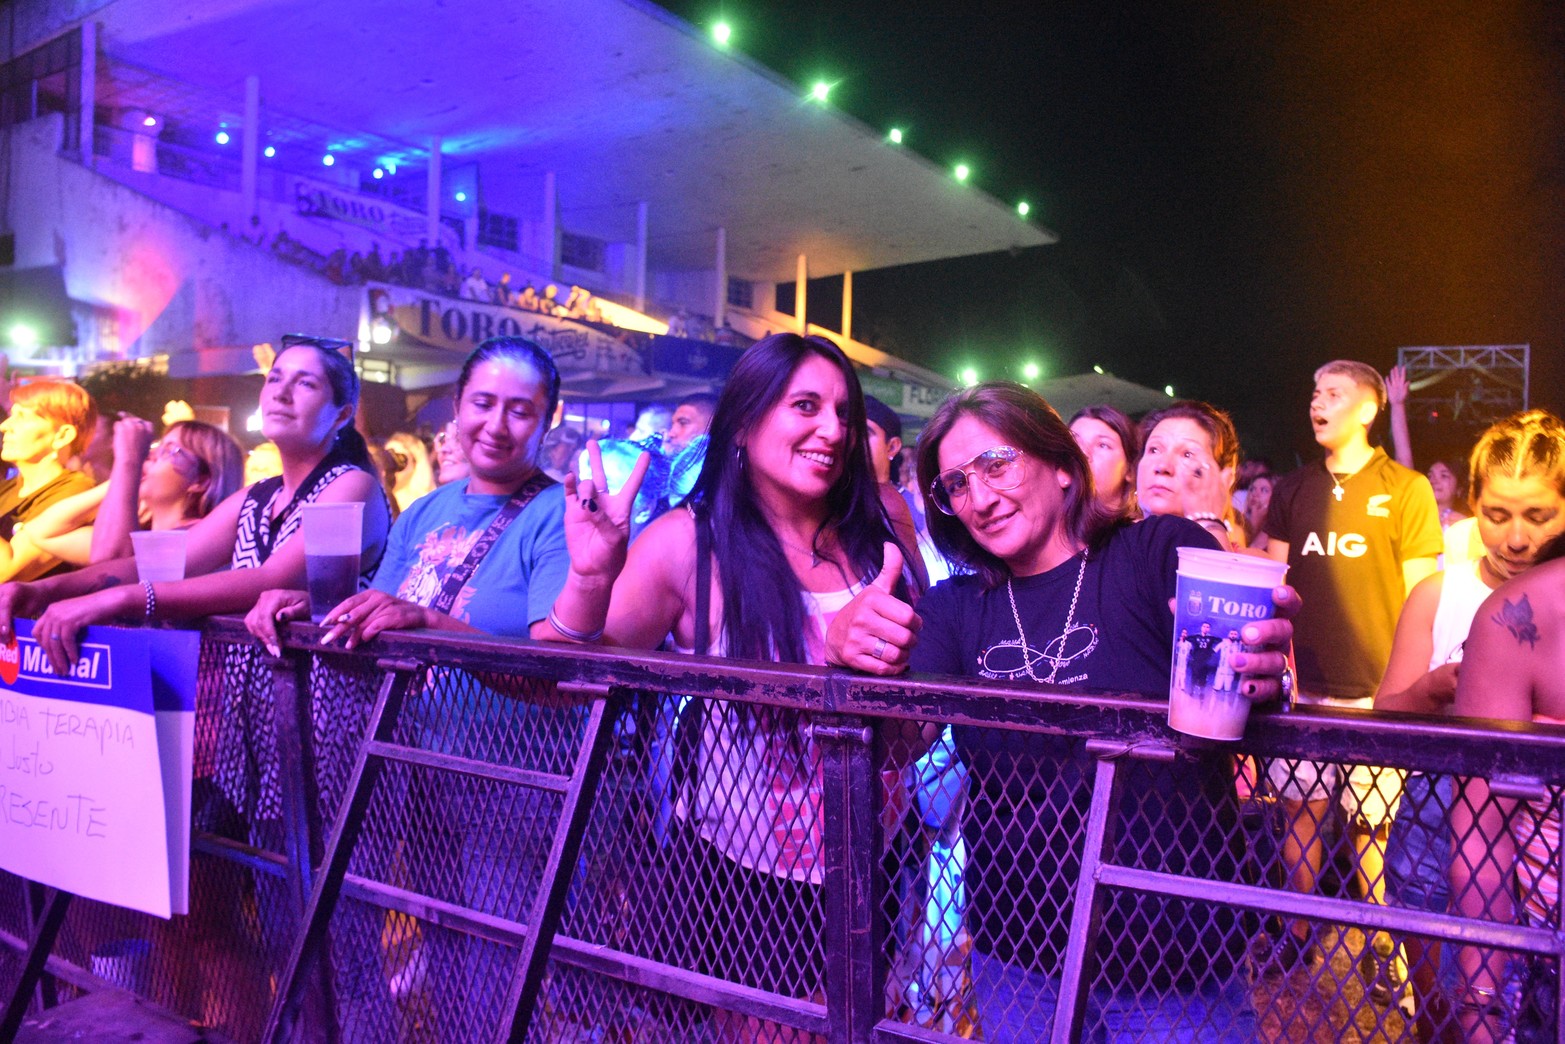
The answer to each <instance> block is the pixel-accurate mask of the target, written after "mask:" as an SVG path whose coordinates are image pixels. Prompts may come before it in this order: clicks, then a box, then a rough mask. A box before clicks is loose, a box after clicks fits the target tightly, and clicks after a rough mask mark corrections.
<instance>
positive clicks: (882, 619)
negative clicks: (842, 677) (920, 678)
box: [826, 542, 923, 674]
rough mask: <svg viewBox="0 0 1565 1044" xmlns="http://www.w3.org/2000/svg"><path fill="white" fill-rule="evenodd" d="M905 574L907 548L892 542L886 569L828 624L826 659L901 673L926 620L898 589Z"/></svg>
mask: <svg viewBox="0 0 1565 1044" xmlns="http://www.w3.org/2000/svg"><path fill="white" fill-rule="evenodd" d="M901 579H902V549H901V548H899V547H898V546H897V545H896V544H893V543H890V542H887V543H886V545H885V558H884V559H883V560H882V565H881V569H880V574H879V575H878V576H876V577H875V579H873V580H871V581H870V582H869V585H868V586H867V587H865V588H864V590H862V591H860V592H859V593H858V594H857V595H855V596H854V597H853V600H852V601H851V602H849V603H848V604H847V605H845V606H843V607H842V609H841V610H840V611H839V612H838V613H837V615H836V617H835V618H834V619H833V620H832V622H831V626H830V627H828V628H827V629H826V662H827V663H831V664H835V665H837V666H839V667H852V668H853V669H855V670H859V671H865V672H867V673H869V674H901V673H902V672H903V671H905V670H907V661H908V657H909V655H911V653H912V651H913V644H914V642H915V641H917V638H918V630H919V628H920V627H922V626H923V621H922V620H920V619H919V618H918V614H917V613H915V612H914V611H913V607H912V606H911V605H908V604H907V603H906V602H904V601H903V600H902V599H900V598H898V597H897V596H896V595H895V594H894V593H893V592H894V591H895V590H896V586H897V582H898V581H899V580H901Z"/></svg>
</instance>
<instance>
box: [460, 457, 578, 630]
mask: <svg viewBox="0 0 1565 1044" xmlns="http://www.w3.org/2000/svg"><path fill="white" fill-rule="evenodd" d="M552 485H554V479H552V478H550V477H549V476H548V475H545V474H544V473H543V472H541V471H540V472H538V474H536V475H534V476H533V477H532V478H530V479H528V480H527V481H526V482H524V483H522V487H521V488H520V489H518V490H517V491H516V492H515V493H512V494H511V498H510V499H509V500H507V501H506V502H505V506H504V507H502V508H501V509H500V513H499V514H498V515H496V516H495V517H494V520H493V521H492V522H490V523H489V525H488V527H487V528H485V530H484V531H483V533H482V534H480V535H479V537H478V539H477V540H475V541H473V546H472V547H470V548H468V550H467V557H466V558H464V559H462V564H461V565H459V566H457V567H456V568H455V569H453V570H451V572H450V573H448V574H447V575H446V580H445V583H443V584H441V585H440V593H439V594H437V595H436V596H435V600H434V601H432V602H430V603H429V607H430V608H431V609H433V610H435V612H437V613H447V614H449V613H450V612H451V607H452V606H453V605H455V604H456V596H457V595H459V594H461V593H462V588H463V587H465V586H466V585H467V582H468V580H470V579H472V576H473V573H474V572H476V571H477V569H478V564H479V563H480V562H482V561H483V560H484V556H485V555H487V554H489V551H490V549H491V548H493V547H494V546H495V542H496V541H497V540H499V539H500V536H501V534H503V533H504V532H505V531H506V529H507V528H508V527H509V526H510V525H511V523H512V522H515V521H516V517H517V516H518V515H520V514H521V513H522V511H523V509H524V508H526V507H527V505H528V504H531V503H532V501H533V498H534V497H536V496H537V495H538V494H540V493H542V492H543V491H544V490H546V489H548V488H549V487H550V486H552Z"/></svg>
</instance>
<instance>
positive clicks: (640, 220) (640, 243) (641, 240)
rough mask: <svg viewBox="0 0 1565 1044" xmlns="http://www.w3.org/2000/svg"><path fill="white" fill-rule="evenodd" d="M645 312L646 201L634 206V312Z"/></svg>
mask: <svg viewBox="0 0 1565 1044" xmlns="http://www.w3.org/2000/svg"><path fill="white" fill-rule="evenodd" d="M646 310H647V201H646V200H642V201H641V202H640V203H637V204H636V311H638V312H645V311H646Z"/></svg>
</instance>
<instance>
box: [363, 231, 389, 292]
mask: <svg viewBox="0 0 1565 1044" xmlns="http://www.w3.org/2000/svg"><path fill="white" fill-rule="evenodd" d="M364 278H365V279H368V280H369V281H370V282H372V283H379V282H382V281H384V280H385V278H386V262H385V261H383V260H382V259H381V256H380V243H379V241H377V242H374V243H371V244H370V252H369V253H367V254H365V255H364Z"/></svg>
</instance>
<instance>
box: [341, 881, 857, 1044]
mask: <svg viewBox="0 0 1565 1044" xmlns="http://www.w3.org/2000/svg"><path fill="white" fill-rule="evenodd" d="M342 898H344V899H353V900H355V901H357V902H363V903H369V904H371V905H373V906H378V907H380V908H381V909H384V910H395V911H397V912H398V913H404V914H407V915H408V916H409V917H415V918H418V919H419V920H422V921H428V922H429V923H431V924H436V925H439V926H441V927H443V928H448V929H451V930H454V931H460V932H464V933H466V934H468V935H472V936H474V937H476V938H480V939H484V940H485V941H487V942H492V943H497V944H499V945H501V946H516V947H520V946H521V945H522V943H523V941H525V939H526V938H527V926H526V925H525V924H523V923H521V922H520V921H513V920H510V919H509V918H505V917H496V916H495V915H493V914H486V913H482V912H480V911H477V910H473V909H470V908H468V907H464V906H458V905H457V904H455V903H451V902H448V901H446V900H444V899H436V898H434V897H433V896H428V895H423V894H421V893H419V892H413V891H409V890H408V889H406V888H398V887H396V886H395V885H389V884H386V883H384V882H382V881H374V880H371V879H369V878H366V877H361V876H359V875H358V874H348V875H347V876H346V877H345V878H344V879H343V884H342ZM549 957H550V959H551V960H553V961H556V962H558V963H560V964H565V965H569V966H570V967H573V968H580V969H581V970H583V971H588V972H592V973H593V974H596V975H603V976H606V977H608V978H611V979H616V980H618V981H620V982H623V983H626V984H628V985H631V986H639V987H641V988H643V989H648V990H652V991H655V992H657V993H666V994H669V995H670V996H673V997H678V998H680V999H681V1000H688V1001H693V1002H695V1003H698V1004H709V1005H713V1006H715V1007H720V1008H724V1009H726V1010H728V1011H734V1012H738V1013H740V1014H743V1015H753V1016H755V1017H756V1018H759V1019H764V1020H767V1021H770V1022H783V1023H787V1024H788V1025H790V1026H796V1027H798V1028H800V1029H804V1030H807V1031H809V1032H811V1033H825V1032H826V1007H825V1005H823V1004H818V1003H816V1002H814V1001H808V1000H799V999H795V998H792V997H784V996H783V995H781V994H777V993H768V992H766V991H765V990H757V989H753V988H751V987H749V986H744V985H741V984H739V983H734V982H728V981H726V980H724V979H716V978H713V977H711V976H709V975H702V974H700V973H698V972H693V971H687V970H685V969H683V968H680V967H677V966H675V965H672V964H664V963H663V962H661V961H655V960H652V959H650V958H647V957H638V956H636V955H635V954H630V953H625V952H624V951H622V950H615V949H612V948H611V947H607V946H603V945H602V944H600V943H593V942H586V941H584V940H581V939H575V938H571V937H570V936H566V935H556V936H555V937H554V945H553V948H552V949H551V951H550V954H549Z"/></svg>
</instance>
